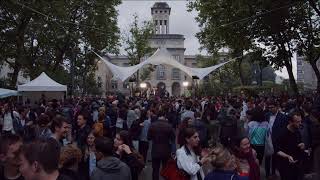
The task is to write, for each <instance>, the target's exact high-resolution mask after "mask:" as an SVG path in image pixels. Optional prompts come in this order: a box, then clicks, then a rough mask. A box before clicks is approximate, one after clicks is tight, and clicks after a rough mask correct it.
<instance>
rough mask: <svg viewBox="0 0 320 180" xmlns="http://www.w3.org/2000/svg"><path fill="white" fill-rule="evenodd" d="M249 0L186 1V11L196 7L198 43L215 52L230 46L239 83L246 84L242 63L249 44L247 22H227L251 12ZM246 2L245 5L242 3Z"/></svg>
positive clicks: (248, 24) (249, 46) (249, 23)
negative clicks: (235, 60)
mask: <svg viewBox="0 0 320 180" xmlns="http://www.w3.org/2000/svg"><path fill="white" fill-rule="evenodd" d="M247 1H248V0H238V1H225V0H196V1H191V2H190V3H189V10H190V11H191V10H193V9H195V10H197V11H198V13H199V14H198V17H196V20H197V22H198V23H199V26H200V27H201V32H199V33H197V35H196V36H197V37H198V39H199V41H200V43H201V44H202V45H203V47H205V48H206V49H207V50H208V51H209V52H210V53H212V54H214V53H217V52H218V51H220V50H221V49H222V48H229V49H231V54H232V57H233V58H234V57H238V60H237V65H238V71H239V76H240V80H241V83H242V84H245V82H244V81H245V79H244V75H243V71H242V69H241V67H242V66H241V64H242V61H243V55H244V52H245V51H248V50H249V49H250V48H251V47H252V41H253V39H252V37H251V36H250V35H251V34H250V26H251V22H250V21H243V22H239V23H236V24H232V25H228V24H230V23H231V22H234V21H238V20H239V19H241V18H246V17H248V16H251V15H252V11H253V9H252V8H254V7H251V6H248V5H247V4H248V3H247ZM244 4H245V5H244Z"/></svg>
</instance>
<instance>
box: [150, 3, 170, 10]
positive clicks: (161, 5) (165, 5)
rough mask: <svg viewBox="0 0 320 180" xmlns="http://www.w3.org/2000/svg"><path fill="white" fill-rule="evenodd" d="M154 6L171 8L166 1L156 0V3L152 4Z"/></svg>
mask: <svg viewBox="0 0 320 180" xmlns="http://www.w3.org/2000/svg"><path fill="white" fill-rule="evenodd" d="M152 8H161V9H164V8H170V7H169V5H168V4H167V3H166V2H156V3H154V5H153V6H152Z"/></svg>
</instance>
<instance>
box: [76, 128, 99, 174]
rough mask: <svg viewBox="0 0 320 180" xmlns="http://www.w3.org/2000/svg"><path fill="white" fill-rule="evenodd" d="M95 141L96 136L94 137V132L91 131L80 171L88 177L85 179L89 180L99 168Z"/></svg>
mask: <svg viewBox="0 0 320 180" xmlns="http://www.w3.org/2000/svg"><path fill="white" fill-rule="evenodd" d="M97 137H101V136H97ZM95 139H96V136H95V135H94V132H93V131H91V132H90V133H89V135H88V137H87V143H86V149H85V151H84V155H83V160H82V161H81V162H80V166H79V169H80V172H82V174H83V176H84V177H86V178H85V179H89V177H90V175H91V174H92V172H93V170H94V169H95V168H96V166H97V158H96V147H95V143H94V141H95Z"/></svg>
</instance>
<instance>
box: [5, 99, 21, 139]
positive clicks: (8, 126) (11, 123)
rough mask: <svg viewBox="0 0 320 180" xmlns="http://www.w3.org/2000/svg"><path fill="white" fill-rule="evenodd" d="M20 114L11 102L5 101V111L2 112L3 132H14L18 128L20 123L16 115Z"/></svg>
mask: <svg viewBox="0 0 320 180" xmlns="http://www.w3.org/2000/svg"><path fill="white" fill-rule="evenodd" d="M17 116H19V114H18V113H17V112H16V111H14V110H13V109H12V107H11V105H10V104H9V103H5V104H4V106H3V112H2V119H3V120H2V121H3V123H2V133H3V134H14V133H16V132H15V129H16V130H17V129H18V127H17V125H18V123H15V122H17V121H16V117H17Z"/></svg>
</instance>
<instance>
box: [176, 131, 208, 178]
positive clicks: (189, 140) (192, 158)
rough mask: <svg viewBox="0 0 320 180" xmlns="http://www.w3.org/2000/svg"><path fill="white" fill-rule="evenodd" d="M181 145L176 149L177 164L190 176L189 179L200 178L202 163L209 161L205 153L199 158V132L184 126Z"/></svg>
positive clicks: (202, 174)
mask: <svg viewBox="0 0 320 180" xmlns="http://www.w3.org/2000/svg"><path fill="white" fill-rule="evenodd" d="M180 133H182V135H183V142H182V147H181V148H180V149H178V150H177V153H176V154H177V165H178V168H179V169H181V170H183V171H184V172H185V173H187V174H188V175H189V176H190V180H202V179H203V178H204V173H203V170H202V165H203V164H205V163H207V162H208V161H209V159H208V157H207V156H206V155H205V156H204V157H202V158H200V154H201V152H200V150H199V142H200V139H199V134H198V133H197V131H196V130H195V129H193V128H186V129H184V130H183V131H182V132H180Z"/></svg>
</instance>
